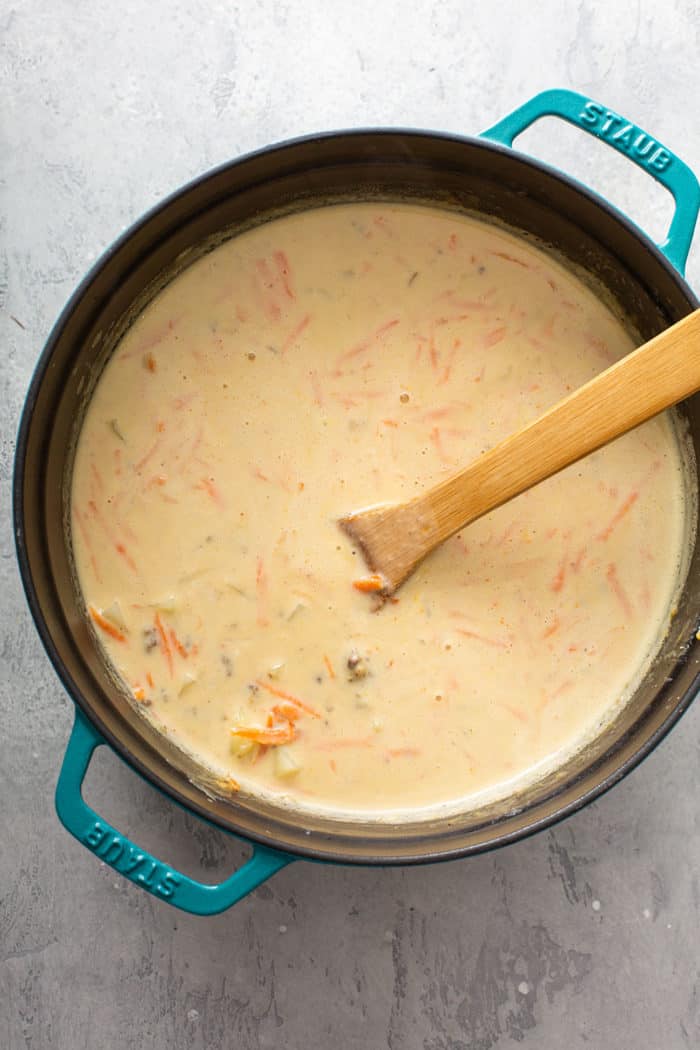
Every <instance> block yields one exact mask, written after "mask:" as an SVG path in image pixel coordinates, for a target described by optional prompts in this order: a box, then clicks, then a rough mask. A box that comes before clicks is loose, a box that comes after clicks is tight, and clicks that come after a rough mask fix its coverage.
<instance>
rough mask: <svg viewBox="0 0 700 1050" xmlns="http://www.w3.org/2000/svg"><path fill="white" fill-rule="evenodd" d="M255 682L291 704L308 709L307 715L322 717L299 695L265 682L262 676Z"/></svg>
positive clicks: (303, 709) (304, 709)
mask: <svg viewBox="0 0 700 1050" xmlns="http://www.w3.org/2000/svg"><path fill="white" fill-rule="evenodd" d="M255 684H256V685H258V686H260V688H261V689H264V690H265V691H266V692H268V693H271V694H272V696H278V697H279V698H280V700H289V702H290V704H296V706H297V707H300V708H301V710H302V711H306V713H307V715H312V716H313V717H314V718H320V717H321V715H320V714H319V712H318V711H317V710H316V708H315V707H312V706H311V704H307V703H305V702H304V701H303V700H300V699H299V697H298V696H292V694H291V693H287V692H285V691H284V689H278V688H277V686H274V685H270V684H269V682H263V680H262V679H261V678H256V679H255Z"/></svg>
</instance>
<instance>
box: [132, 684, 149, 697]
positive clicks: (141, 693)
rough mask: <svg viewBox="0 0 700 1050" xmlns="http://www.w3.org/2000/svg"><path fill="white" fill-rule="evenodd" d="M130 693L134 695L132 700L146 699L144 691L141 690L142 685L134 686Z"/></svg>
mask: <svg viewBox="0 0 700 1050" xmlns="http://www.w3.org/2000/svg"><path fill="white" fill-rule="evenodd" d="M132 693H133V695H134V700H145V699H146V690H145V689H144V688H143V686H142V685H135V686H134V688H133V689H132Z"/></svg>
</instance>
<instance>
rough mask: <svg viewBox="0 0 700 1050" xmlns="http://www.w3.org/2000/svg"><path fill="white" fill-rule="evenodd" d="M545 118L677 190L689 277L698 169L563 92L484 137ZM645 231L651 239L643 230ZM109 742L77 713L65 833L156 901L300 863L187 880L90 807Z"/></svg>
mask: <svg viewBox="0 0 700 1050" xmlns="http://www.w3.org/2000/svg"><path fill="white" fill-rule="evenodd" d="M545 116H555V117H560V118H561V119H562V120H566V121H568V122H569V123H571V124H574V125H575V126H576V127H579V128H581V130H583V131H587V132H588V133H589V134H591V135H594V136H595V137H596V138H598V139H600V140H601V141H603V142H606V143H607V144H608V145H610V146H612V147H613V148H615V149H617V150H618V151H619V152H621V153H624V154H625V155H626V156H628V157H629V158H630V160H632V161H633V162H634V163H635V164H637V165H638V166H639V167H640V168H642V169H643V170H645V171H647V172H648V173H649V174H650V175H652V176H653V178H655V179H657V180H658V181H659V182H660V183H661V184H662V185H663V186H665V187H666V189H667V190H669V192H670V193H671V194H672V195H673V198H674V201H675V211H674V215H673V219H672V221H671V225H670V228H669V232H668V236H667V238H666V240H665V241H664V242H663V244H661V245H659V246H658V247H659V249H660V250H661V251H662V252H663V253H664V255H665V256H666V258H667V259H668V260H669V262H670V263H671V264H672V265H673V266H674V267H675V268H676V269H677V270H678V271H679V272H680V273H681V274H683V272H684V269H685V264H686V260H687V257H688V252H689V249H690V244H691V240H692V237H693V231H694V229H695V225H696V222H697V218H698V212H699V211H700V184H699V183H698V180H697V178H696V177H695V175H694V174H693V172H692V171H691V170H690V168H688V167H687V165H685V164H684V163H683V162H682V161H681V160H680V159H679V158H678V157H677V156H676V155H675V154H673V153H672V152H671V151H670V150H669V149H667V148H666V147H665V146H663V145H662V144H661V143H660V142H659V141H658V140H656V139H654V138H652V136H650V135H649V134H648V133H647V132H645V131H643V130H642V129H641V128H639V127H637V126H636V125H635V124H632V123H630V122H629V121H627V120H625V118H623V117H622V116H620V115H619V114H617V113H615V112H613V111H612V110H609V109H607V108H606V107H605V106H603V105H602V104H601V103H599V102H596V101H594V100H593V99H589V98H587V97H586V96H584V95H581V94H578V93H577V92H574V91H568V90H563V89H561V90H560V89H556V90H551V91H545V92H542V93H541V94H539V95H536V96H535V97H534V98H532V99H530V100H529V101H528V102H526V103H525V104H524V105H522V106H520V107H519V108H518V109H516V110H514V112H512V113H511V114H509V115H508V116H507V117H505V118H504V119H503V120H501V121H499V122H498V123H497V124H495V125H494V126H493V127H491V128H489V129H488V130H487V131H484V132H483V133H482V135H481V137H482V138H484V139H487V140H490V141H491V142H494V143H497V144H499V145H502V146H506V147H509V148H510V147H512V145H513V141H514V140H515V138H517V136H518V135H519V134H521V133H522V132H523V131H525V129H526V128H528V127H529V126H530V125H531V124H533V123H534V122H535V121H536V120H539V119H540V118H541V117H545ZM570 181H571V180H570ZM640 233H641V235H642V236H643V237H644V238H645V239H647V240H648V238H647V236H646V234H644V232H643V231H640ZM105 744H106V741H105V740H104V739H103V737H102V736H101V735H100V733H99V732H98V731H97V730H96V729H95V728H94V726H93V725H92V724H91V723H90V722H89V721H88V719H87V718H86V717H85V715H84V714H83V713H82V712H81V710H80V709H79V708H76V713H75V723H74V725H73V731H72V733H71V736H70V739H69V741H68V746H67V748H66V753H65V756H64V759H63V765H62V769H61V773H60V776H59V780H58V784H57V787H56V809H57V812H58V816H59V818H60V820H61V822H62V824H63V825H64V827H65V828H66V829H67V830H68V831H69V832H70V833H71V834H72V835H73V836H74V837H75V838H76V839H77V840H78V841H79V842H81V843H82V844H83V845H84V846H86V848H87V849H89V850H90V851H91V852H93V853H94V854H95V855H96V856H97V857H98V858H99V859H100V860H102V861H103V862H104V863H106V864H109V865H110V866H111V867H112V868H113V869H114V870H115V871H117V872H119V874H121V875H123V876H124V877H125V878H127V879H129V880H130V881H131V882H133V883H134V884H135V885H137V886H140V887H141V888H142V889H145V890H147V891H148V892H149V893H151V894H153V895H154V896H155V897H158V898H160V899H161V900H164V901H166V902H167V903H169V904H172V905H174V906H175V907H177V908H181V909H182V910H183V911H186V912H190V913H192V914H195V915H214V914H216V913H218V912H221V911H225V910H226V909H227V908H230V907H231V906H232V905H233V904H236V903H237V901H239V900H241V898H242V897H245V896H246V895H247V894H248V893H250V892H251V891H252V890H254V889H255V888H256V886H259V885H260V884H261V883H262V882H264V881H265V880H266V879H268V878H270V876H272V875H274V874H275V872H277V871H279V870H280V869H281V868H283V867H285V866H286V865H287V864H289V863H291V862H292V861H293V860H295V859H297V858H296V857H295V856H293V855H292V854H289V853H284V852H282V851H279V850H274V849H270V848H267V847H264V846H259V845H255V846H254V847H253V854H252V856H251V858H250V859H249V860H248V861H247V862H246V863H245V864H244V865H243V866H242V867H241V868H240V869H239V870H238V871H237V872H235V873H234V874H233V875H232V876H230V878H228V879H226V880H225V881H224V882H222V883H219V884H218V885H207V884H204V883H201V882H197V881H196V880H194V879H191V878H189V877H188V876H186V875H183V874H181V873H180V872H178V871H176V870H175V869H173V868H172V867H170V866H169V865H167V864H165V863H163V862H162V861H160V860H159V859H158V858H157V857H154V856H153V855H152V854H150V853H149V852H148V851H146V850H143V849H140V848H139V847H138V846H137V845H135V843H133V842H131V840H130V839H128V838H127V837H126V836H125V835H122V834H121V833H120V832H118V831H117V830H116V828H114V827H112V826H111V825H110V824H109V823H108V822H107V821H106V820H104V819H103V818H102V817H100V816H99V815H98V814H97V813H96V812H95V811H94V810H93V809H92V808H91V807H90V806H88V804H87V803H86V802H85V800H84V798H83V795H82V785H83V780H84V778H85V775H86V773H87V770H88V767H89V764H90V760H91V758H92V755H93V753H94V751H95V750H96V748H98V747H100V746H103V745H105ZM107 746H109V745H107Z"/></svg>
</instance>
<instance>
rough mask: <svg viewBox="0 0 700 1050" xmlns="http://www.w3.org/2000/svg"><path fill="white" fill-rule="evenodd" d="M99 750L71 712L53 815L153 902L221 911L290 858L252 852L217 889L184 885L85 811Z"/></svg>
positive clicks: (93, 734)
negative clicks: (85, 785)
mask: <svg viewBox="0 0 700 1050" xmlns="http://www.w3.org/2000/svg"><path fill="white" fill-rule="evenodd" d="M103 744H104V740H103V739H102V737H101V736H100V734H99V733H98V732H97V731H96V730H95V729H94V728H93V726H92V725H91V724H90V723H89V722H88V720H87V719H86V718H85V716H84V715H83V714H82V712H81V711H80V710H78V709H77V708H76V712H75V723H74V725H73V731H72V733H71V736H70V739H69V741H68V747H67V748H66V753H65V756H64V759H63V767H62V769H61V773H60V776H59V779H58V784H57V786H56V810H57V812H58V816H59V818H60V820H61V823H62V824H63V826H64V827H65V828H66V829H67V830H68V831H69V832H70V833H71V835H73V836H75V838H76V839H77V840H78V841H79V842H81V843H82V844H83V845H84V846H86V847H87V848H88V849H89V850H91V851H92V852H93V853H94V854H95V855H96V856H97V857H99V859H100V860H102V861H104V862H105V864H109V865H110V866H111V867H112V868H114V870H115V871H118V872H119V874H120V875H123V876H124V877H125V878H127V879H129V880H130V881H131V882H133V883H134V884H135V885H136V886H140V887H141V888H142V889H144V890H147V891H148V892H149V893H152V894H153V896H154V897H159V898H160V899H161V900H164V901H167V902H168V903H169V904H174V905H175V907H177V908H181V909H182V910H183V911H187V912H190V913H191V914H193V915H215V914H216V913H217V912H221V911H225V910H226V909H227V908H230V907H231V905H233V904H235V903H236V902H237V901H239V900H240V899H241V897H245V896H246V894H248V893H250V892H251V890H254V889H255V887H256V886H259V885H260V883H261V882H264V881H265V880H266V879H269V878H270V876H271V875H274V874H275V872H277V871H279V870H280V868H283V867H285V865H286V864H289V863H290V862H291V861H292V860H294V859H295V858H294V857H292V856H290V855H288V854H286V853H282V852H280V851H277V850H271V849H266V848H265V847H263V846H255V847H254V848H253V855H252V857H251V858H250V860H248V861H247V862H246V863H245V864H244V865H243V867H242V868H239V870H238V871H236V872H235V873H234V874H233V875H231V876H230V877H229V878H228V879H225V880H224V882H221V883H219V884H218V885H214V886H212V885H206V884H205V883H202V882H197V881H196V880H195V879H190V878H189V877H188V876H187V875H183V874H181V873H180V872H178V871H175V870H174V869H173V868H171V867H170V866H169V865H167V864H164V863H163V862H162V861H160V860H158V858H157V857H154V856H153V855H152V854H150V853H148V851H146V850H143V849H141V848H140V847H139V846H136V845H135V844H134V843H133V842H131V840H130V839H128V838H127V837H126V836H125V835H122V834H121V832H118V831H117V830H116V828H113V827H112V826H111V824H109V823H108V822H107V821H106V820H104V819H103V818H102V817H100V816H98V814H97V813H96V812H95V811H94V810H93V809H91V807H90V806H88V804H87V803H86V802H85V799H84V798H83V794H82V785H83V780H84V778H85V774H86V773H87V770H88V766H89V765H90V759H91V758H92V755H93V753H94V751H95V749H96V748H98V747H100V746H101V745H103Z"/></svg>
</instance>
